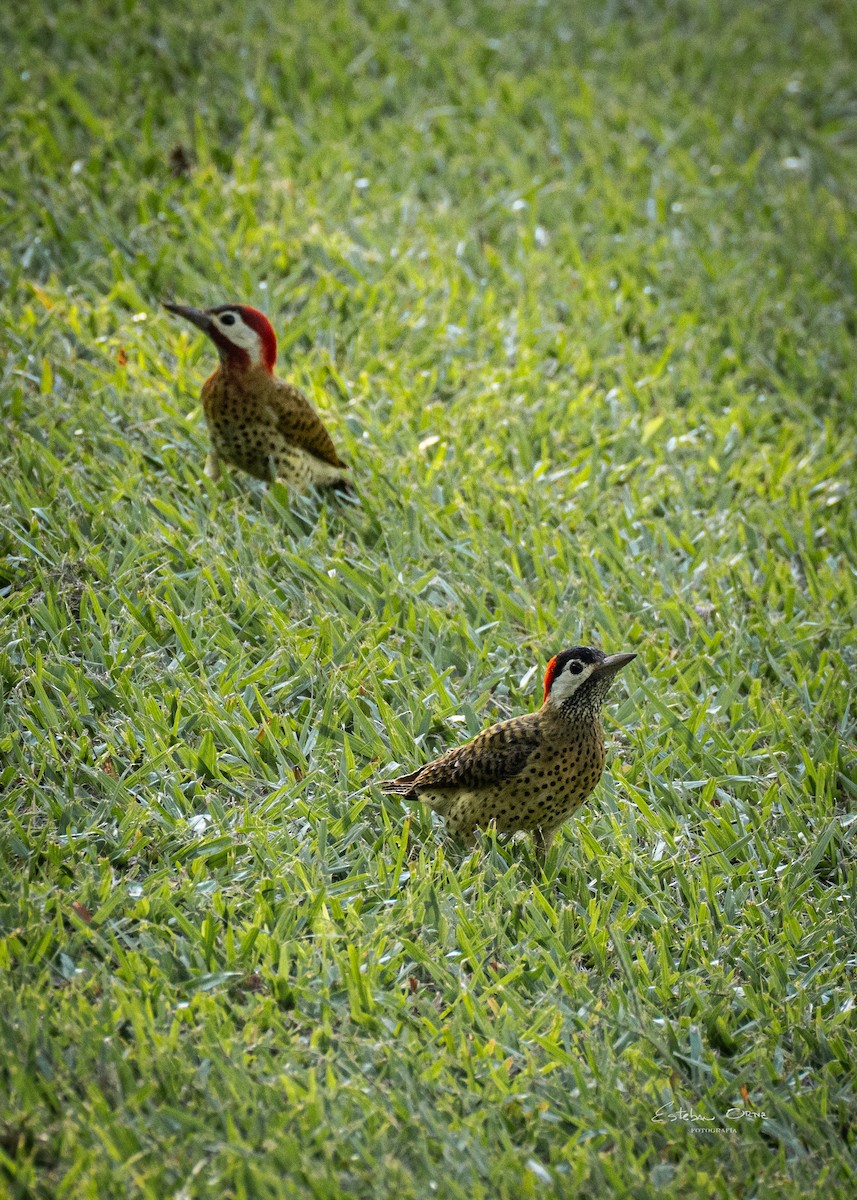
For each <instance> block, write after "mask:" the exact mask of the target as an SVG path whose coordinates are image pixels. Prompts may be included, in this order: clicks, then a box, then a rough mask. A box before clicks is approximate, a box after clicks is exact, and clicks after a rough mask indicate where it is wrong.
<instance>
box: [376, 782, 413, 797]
mask: <svg viewBox="0 0 857 1200" xmlns="http://www.w3.org/2000/svg"><path fill="white" fill-rule="evenodd" d="M381 791H382V792H384V794H385V795H387V796H390V795H393V796H410V795H412V793H413V785H412V784H411V783H409V782H408V781H407V780H406V779H385V780H384V781H383V783H382V784H381Z"/></svg>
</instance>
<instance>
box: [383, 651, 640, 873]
mask: <svg viewBox="0 0 857 1200" xmlns="http://www.w3.org/2000/svg"><path fill="white" fill-rule="evenodd" d="M636 657H637V655H636V654H635V653H621V654H605V653H604V652H603V651H602V650H597V649H595V648H593V647H592V646H572V647H571V648H570V649H568V650H563V651H562V652H561V653H559V654H556V655H554V657H553V658H552V659H551V660H550V662H549V663H548V665H547V668H546V670H545V679H544V703H543V704H542V706H541V708H540V709H538V710H537V711H535V712H530V713H526V714H524V715H523V716H520V717H512V719H511V720H509V721H500V722H499V724H497V725H492V726H491V727H490V729H485V730H483V732H482V733H480V734H477V736H476V737H475V738H473V740H472V741H469V742H467V743H465V744H464V745H463V746H455V747H453V748H452V749H451V750H448V751H447V752H446V753H445V754H442V755H441V756H440V758H436V759H434V761H433V762H430V763H426V764H425V766H422V767H418V768H417V770H416V771H412V772H411V773H410V774H409V775H400V776H399V777H398V778H397V779H388V780H385V781H384V782H383V783H381V791H382V792H386V793H393V794H396V795H399V796H402V797H404V798H405V799H406V800H420V801H423V802H424V803H426V804H428V805H429V807H430V808H432V809H433V810H434V811H435V812H436V813H439V814H440V815H441V816H442V817H444V818H445V820H446V824H447V828H448V829H449V831H450V833H451V834H452V835H453V836H454V837H455V838H457V839H460V840H462V841H464V842H465V843H466V844H468V845H473V843H474V840H475V838H474V831H475V830H476V829H485V828H486V827H487V826H488V825H490V824H492V823H493V824H494V825H495V826H496V828H497V831H498V832H500V833H512V832H514V831H515V830H519V829H522V830H527V831H528V832H530V833H531V834H532V837H533V843H534V849H535V852H536V855H537V857H538V858H539V859H541V860H542V861H544V859H545V858H546V856H547V852H548V850H549V849H550V846H551V843H552V841H553V839H554V836H555V835H556V833H557V830H558V829H559V828H560V826H561V825H562V824H563V822H565V821H566V820H568V818H569V817H570V816H571V815H572V813H573V812H574V811H575V810H576V809H577V808H579V807H580V805H581V804H582V803H583V801H584V800H585V799H586V797H587V796H588V795H589V794H590V792H592V791H593V789H594V788H595V786H596V784H597V783H598V780H599V779H600V778H601V772H602V770H603V769H604V732H603V730H602V727H601V708H602V705H603V704H604V701H605V700H606V698H607V693H608V692H609V690H610V687H611V685H612V684H613V681H614V680H615V678H616V675H617V674H618V672H619V671H621V670H622V668H623V667H625V666H627V665H628V663H629V662H631V661H632V660H633V659H635V658H636Z"/></svg>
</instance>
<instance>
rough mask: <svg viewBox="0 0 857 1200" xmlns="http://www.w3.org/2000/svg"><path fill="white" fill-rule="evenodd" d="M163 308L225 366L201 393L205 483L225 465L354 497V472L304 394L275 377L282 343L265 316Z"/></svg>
mask: <svg viewBox="0 0 857 1200" xmlns="http://www.w3.org/2000/svg"><path fill="white" fill-rule="evenodd" d="M164 308H166V309H167V310H168V311H169V312H171V313H175V314H176V315H177V316H179V317H184V318H185V320H187V321H190V322H191V324H193V325H196V327H197V328H198V329H201V330H202V332H203V333H204V334H206V335H207V336H208V337H210V338H211V340H212V341H213V342H214V344H215V346H216V347H217V352H218V354H219V355H220V365H219V366H218V368H217V370H216V371H215V372H214V374H213V375H211V376H209V378H208V379H207V380H206V381H205V383H204V384H203V385H202V406H203V409H204V410H205V419H206V421H207V423H208V429H209V432H210V434H211V449H210V450H209V453H208V458H207V459H206V463H205V473H206V475H208V476H209V477H210V478H211V479H219V478H220V461H221V459H222V460H223V461H224V462H227V463H231V464H232V466H235V467H240V468H241V470H242V471H247V472H248V474H250V475H254V476H255V477H256V478H257V479H264V480H267V481H271V480H273V479H279V480H281V481H282V482H283V483H285V484H287V485H288V486H289V487H291V488H293V489H294V490H295V491H299V492H302V491H306V490H307V489H308V488H310V487H333V488H337V489H339V490H345V491H347V490H350V487H351V485H350V483H349V480H348V467H347V466H346V464H345V463H344V462H343V461H342V459H341V458H340V457H339V455H338V454H337V452H336V447H335V446H334V444H333V442H332V441H331V438H330V434H329V433H328V432H327V430H326V429H325V427H324V425H323V424H322V422H321V418H320V417H319V415H318V413H317V412H316V411H315V409H314V408H313V406H312V405H311V404H310V402H309V400H307V398H306V396H305V395H304V394H303V392H301V391H299V390H298V389H297V388H296V387H294V386H293V385H292V384H290V383H286V381H285V380H284V379H278V378H277V377H276V376H275V375H274V363H275V362H276V361H277V337H276V334H275V333H274V330H273V329H272V327H271V323H270V321H269V320H268V318H267V317H266V316H265V314H264V313H261V312H259V310H258V309H256V308H250V307H248V305H246V304H220V305H218V307H217V308H206V309H202V308H188V307H187V306H186V305H184V304H164Z"/></svg>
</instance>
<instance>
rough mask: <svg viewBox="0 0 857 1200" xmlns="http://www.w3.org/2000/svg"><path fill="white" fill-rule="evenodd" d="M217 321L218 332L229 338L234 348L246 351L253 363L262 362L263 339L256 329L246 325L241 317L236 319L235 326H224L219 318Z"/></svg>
mask: <svg viewBox="0 0 857 1200" xmlns="http://www.w3.org/2000/svg"><path fill="white" fill-rule="evenodd" d="M216 320H217V328H218V331H219V332H220V333H222V334H223V336H224V337H225V338H228V340H229V341H230V342H231V343H232V345H233V346H237V347H238V349H239V350H245V351H246V352H247V354H249V355H250V361H251V362H252V363H260V362H261V361H262V339H261V338H260V337H259V335H258V333H257V332H256V330H255V329H251V328H250V326H249V325H245V324H244V322H243V321H242V320H241V318H240V317H236V318H235V324H234V325H224V324H223V320H222V318H220V317H217V318H216Z"/></svg>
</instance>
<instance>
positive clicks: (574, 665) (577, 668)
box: [568, 662, 583, 675]
mask: <svg viewBox="0 0 857 1200" xmlns="http://www.w3.org/2000/svg"><path fill="white" fill-rule="evenodd" d="M568 669H569V671H571V673H572V675H579V674H580V672H581V671H582V670H583V663H579V662H570V663H569V664H568Z"/></svg>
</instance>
